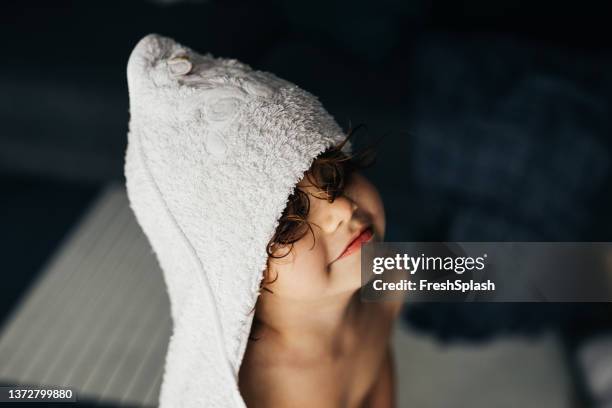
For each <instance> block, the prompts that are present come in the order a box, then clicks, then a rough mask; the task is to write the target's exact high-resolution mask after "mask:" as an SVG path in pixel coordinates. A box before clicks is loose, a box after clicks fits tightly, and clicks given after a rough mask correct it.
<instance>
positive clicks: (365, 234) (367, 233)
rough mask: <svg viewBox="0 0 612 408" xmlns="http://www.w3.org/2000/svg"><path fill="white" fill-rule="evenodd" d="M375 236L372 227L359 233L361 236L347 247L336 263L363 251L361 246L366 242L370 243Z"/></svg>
mask: <svg viewBox="0 0 612 408" xmlns="http://www.w3.org/2000/svg"><path fill="white" fill-rule="evenodd" d="M373 236H374V232H372V228H371V227H367V228H365V229H363V230H362V231H361V233H359V235H357V236H356V237H355V238H354V239H353V240H352V241H351V242H350V243H349V244H348V245H347V247H346V248H345V249H344V251H343V252H342V253H341V254H340V256H339V257H338V258H336V261H337V260H339V259H342V258H345V257H347V256H349V255H351V254H353V253H355V252H356V251H359V250H360V249H361V245H363V244H365V243H366V242H368V241H370V240H371V239H372V237H373Z"/></svg>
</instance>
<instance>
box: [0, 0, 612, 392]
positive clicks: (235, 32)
mask: <svg viewBox="0 0 612 408" xmlns="http://www.w3.org/2000/svg"><path fill="white" fill-rule="evenodd" d="M611 9H612V7H611V6H610V5H609V4H608V3H607V2H596V1H592V2H565V3H564V2H534V1H530V2H524V1H508V0H500V1H495V2H491V1H484V0H474V1H451V0H447V1H424V0H411V1H402V2H399V1H398V2H394V1H389V0H378V1H348V0H347V1H344V0H341V1H333V2H332V1H310V2H297V1H292V2H290V1H259V2H246V1H212V0H209V1H172V0H160V1H137V0H132V1H123V2H112V1H106V2H103V3H101V2H76V1H53V2H50V1H19V2H3V3H2V5H1V6H0V38H1V40H0V41H2V48H1V52H2V58H1V61H2V64H0V89H1V92H0V123H2V131H1V132H0V180H1V183H2V184H1V185H2V186H3V188H2V190H1V191H0V220H1V224H0V225H1V226H2V228H1V229H0V244H1V247H2V248H3V250H2V258H3V266H2V272H3V276H2V277H3V280H2V285H0V322H1V321H2V320H3V319H5V318H6V316H8V315H9V313H10V311H11V310H12V309H13V307H15V304H16V302H17V300H18V299H19V298H20V296H21V295H22V293H23V292H24V290H25V289H26V288H27V287H28V285H29V284H31V282H32V280H33V279H34V278H35V277H36V274H37V273H38V272H39V271H40V268H41V266H42V265H43V264H44V263H45V261H46V260H47V259H48V258H49V257H50V256H51V254H53V252H54V251H55V250H56V249H57V247H58V245H59V243H60V242H61V240H62V238H63V237H65V235H66V234H67V233H68V232H69V231H70V230H71V228H73V227H74V225H75V223H76V222H77V221H78V220H79V217H80V216H81V215H82V214H83V212H84V211H85V210H86V209H87V208H88V206H89V205H90V204H91V202H92V200H93V199H94V198H95V197H96V195H97V194H98V192H99V191H100V189H101V188H102V187H103V186H105V185H107V184H108V183H109V182H113V181H116V182H119V183H121V182H122V178H123V174H122V172H123V167H122V166H123V154H124V149H125V145H126V131H127V123H128V118H129V112H128V97H127V88H126V78H125V66H126V62H127V58H128V56H129V53H130V51H131V49H132V48H133V46H134V45H135V44H136V42H137V41H138V40H139V39H140V38H141V37H142V36H144V35H145V34H148V33H150V32H157V33H159V34H163V35H167V36H170V37H174V38H175V39H177V40H178V41H180V42H182V43H184V44H186V45H189V46H190V47H192V48H194V49H195V50H198V51H201V52H211V53H213V54H214V55H215V56H222V57H231V58H236V59H239V60H241V61H243V62H246V63H248V64H250V65H251V66H253V67H254V68H256V69H260V70H265V71H271V72H274V73H275V74H277V75H278V76H280V77H283V78H285V79H288V80H290V81H292V82H294V83H296V84H298V85H300V86H301V87H303V88H305V89H307V90H309V91H310V92H312V93H314V94H315V95H317V96H318V97H319V98H320V100H321V101H322V102H323V104H324V105H325V107H326V108H327V109H328V111H329V112H330V113H332V115H334V116H335V118H336V119H337V120H338V122H339V123H340V124H341V125H342V126H343V127H344V128H345V129H346V128H348V126H349V124H352V125H353V126H354V125H357V124H365V125H367V128H366V129H365V130H362V131H360V133H364V134H365V139H366V140H368V137H370V138H371V139H372V138H374V139H375V138H377V137H378V136H381V135H384V136H385V137H384V139H383V142H382V144H380V146H379V161H378V163H377V165H376V166H375V167H373V168H372V169H371V170H369V171H368V175H369V176H370V177H371V178H372V179H373V180H374V181H375V183H376V184H377V185H378V187H379V189H380V190H381V192H382V194H383V197H384V199H385V205H386V210H387V218H388V236H387V239H388V240H391V241H393V240H395V241H411V240H415V241H416V240H436V241H439V240H447V241H485V240H487V241H512V240H514V241H611V240H612V215H611V214H610V211H609V208H611V206H612V188H610V186H611V185H612V184H611V181H612V180H611V177H612V167H611V165H612V162H611V160H612V133H611V130H612V125H611V123H610V121H609V117H610V113H611V112H612V109H611V108H612V78H611V76H610V74H609V73H610V72H612V53H611V49H610V43H609V38H610V37H611V36H612V25H610V24H609V21H610V17H611V13H610V12H611ZM364 143H365V142H364ZM611 312H612V308H611V307H610V306H609V305H608V304H486V305H485V304H422V305H418V306H414V307H411V308H409V309H408V308H407V309H406V311H405V313H404V315H403V319H404V322H405V323H406V324H407V325H409V326H411V327H413V328H418V329H419V330H422V331H424V332H427V333H429V334H430V335H433V336H436V337H437V338H439V339H442V340H444V341H456V340H462V341H466V340H467V341H487V340H489V339H491V338H494V337H496V336H502V335H507V334H510V333H511V334H517V333H518V334H520V335H526V336H529V335H533V334H534V333H538V332H540V331H542V330H554V331H557V332H558V333H559V334H560V335H561V337H562V338H563V339H564V340H563V341H564V344H565V345H566V347H567V350H568V364H569V365H570V366H571V365H572V364H573V360H572V358H573V357H572V356H573V353H574V351H575V350H576V349H577V348H579V347H580V345H581V344H582V343H583V342H584V341H586V340H587V339H589V338H592V337H593V336H599V335H601V333H607V332H609V331H610V329H611V328H612V317H611V316H612V313H611ZM581 381H582V380H581V377H580V374H579V373H578V374H576V383H577V387H578V389H580V387H581V386H582V385H581ZM581 392H582V393H583V394H586V391H584V390H583V391H581ZM583 398H585V399H588V398H589V397H588V395H583Z"/></svg>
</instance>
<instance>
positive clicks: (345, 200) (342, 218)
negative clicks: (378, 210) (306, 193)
mask: <svg viewBox="0 0 612 408" xmlns="http://www.w3.org/2000/svg"><path fill="white" fill-rule="evenodd" d="M322 201H323V204H322V205H323V206H325V207H324V208H323V210H324V211H323V214H325V216H324V219H323V220H322V222H321V223H320V224H319V225H320V226H321V229H322V230H323V231H324V232H326V233H333V232H335V231H337V230H338V229H339V228H340V227H341V226H343V225H346V224H348V223H349V222H350V221H351V219H352V218H353V213H354V212H355V210H356V209H357V204H356V203H355V202H354V201H353V200H351V199H350V198H349V197H346V196H344V195H341V196H338V197H336V198H335V199H334V201H333V202H331V203H330V202H328V201H325V200H322Z"/></svg>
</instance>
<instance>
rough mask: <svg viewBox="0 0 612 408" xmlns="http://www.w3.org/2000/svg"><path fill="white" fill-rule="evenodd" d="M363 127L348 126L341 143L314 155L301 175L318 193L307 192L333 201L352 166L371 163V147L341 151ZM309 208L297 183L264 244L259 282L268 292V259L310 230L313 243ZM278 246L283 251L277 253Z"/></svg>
mask: <svg viewBox="0 0 612 408" xmlns="http://www.w3.org/2000/svg"><path fill="white" fill-rule="evenodd" d="M362 128H364V126H363V125H360V126H357V127H355V128H349V130H348V131H347V135H346V137H345V138H344V139H343V140H342V141H341V142H340V143H338V144H336V145H334V146H332V147H330V148H329V149H327V150H326V151H325V152H323V153H322V154H320V155H319V156H317V157H316V158H315V159H314V161H313V162H312V165H311V166H310V169H309V170H308V171H307V172H306V173H305V174H304V177H305V178H306V180H307V181H308V183H309V184H310V185H311V186H313V187H315V189H316V190H317V191H318V192H319V193H318V194H316V195H313V194H310V196H312V197H315V198H317V199H321V200H327V201H328V202H330V203H332V202H333V201H334V200H335V199H336V198H337V197H338V196H340V195H342V194H343V191H344V188H345V186H346V185H347V184H348V182H349V181H350V178H351V175H352V174H353V172H354V171H355V170H360V169H364V168H367V167H370V166H371V165H372V164H374V161H375V159H376V155H375V149H374V148H373V147H368V148H365V149H362V150H360V151H358V152H354V153H352V154H347V153H345V152H344V151H342V149H343V148H344V147H345V146H346V144H347V143H348V141H349V140H350V139H351V138H352V137H353V136H354V135H355V134H356V132H357V131H358V130H359V129H362ZM309 211H310V198H309V194H308V193H306V192H305V191H304V190H302V189H301V188H300V187H296V189H295V190H294V192H293V194H291V195H290V196H289V199H288V202H287V206H286V207H285V210H284V211H283V213H282V215H281V217H280V219H279V224H278V226H277V228H276V231H275V233H274V235H273V236H272V238H271V239H270V241H269V242H268V245H267V247H266V251H267V253H268V266H267V268H266V270H265V272H264V279H263V280H262V282H261V288H262V289H263V290H266V291H268V292H271V290H270V289H268V288H266V287H265V285H266V284H270V283H273V282H274V281H275V280H276V277H275V278H274V279H272V280H270V276H269V270H270V264H269V263H270V260H271V259H279V258H283V257H285V256H287V255H289V253H290V252H291V251H292V250H293V245H294V243H295V242H297V241H299V240H300V239H302V238H303V237H304V236H305V235H306V234H307V233H308V232H310V233H311V234H312V237H313V245H314V231H313V229H312V225H311V224H310V222H309V221H308V220H307V219H308V213H309ZM281 249H283V250H285V251H283V253H282V254H280V255H279V250H281Z"/></svg>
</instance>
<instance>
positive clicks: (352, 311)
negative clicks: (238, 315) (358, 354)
mask: <svg viewBox="0 0 612 408" xmlns="http://www.w3.org/2000/svg"><path fill="white" fill-rule="evenodd" d="M359 304H360V303H359V302H358V294H357V292H355V291H350V292H345V293H341V294H337V295H333V296H328V297H325V298H320V299H316V300H296V299H285V298H282V297H279V296H277V295H275V294H273V293H267V292H264V293H262V294H261V296H260V298H259V300H258V303H257V311H256V317H257V319H258V320H259V322H260V323H261V326H260V328H259V329H258V331H257V332H256V333H254V334H255V336H256V337H258V338H261V339H262V341H272V342H274V343H276V344H278V345H280V346H282V347H283V348H284V349H285V350H289V351H292V352H301V353H307V354H313V353H315V354H320V353H325V352H327V351H333V350H336V349H337V346H338V344H339V341H341V339H342V334H344V333H345V332H346V330H347V329H348V328H350V327H351V323H353V321H354V316H355V315H357V313H356V312H357V310H356V309H357V308H358V307H359Z"/></svg>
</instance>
